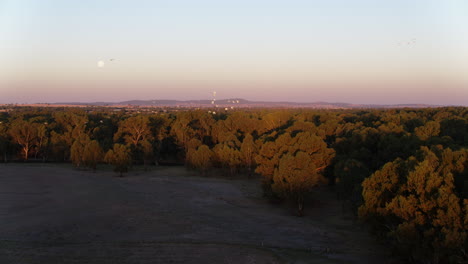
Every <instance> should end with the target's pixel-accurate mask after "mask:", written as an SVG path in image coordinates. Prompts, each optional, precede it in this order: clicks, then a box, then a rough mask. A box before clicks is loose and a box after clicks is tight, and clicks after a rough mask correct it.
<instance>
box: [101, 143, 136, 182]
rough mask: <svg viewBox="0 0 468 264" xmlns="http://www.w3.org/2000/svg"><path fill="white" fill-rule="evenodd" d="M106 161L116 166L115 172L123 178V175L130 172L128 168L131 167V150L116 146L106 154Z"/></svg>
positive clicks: (120, 145)
mask: <svg viewBox="0 0 468 264" xmlns="http://www.w3.org/2000/svg"><path fill="white" fill-rule="evenodd" d="M104 161H105V162H107V163H109V164H112V165H114V171H115V172H118V173H119V175H120V177H122V174H123V173H124V172H127V171H128V166H129V165H130V161H131V157H130V150H129V148H128V147H127V146H125V145H122V144H114V148H113V149H110V150H109V151H108V152H107V153H106V156H105V157H104Z"/></svg>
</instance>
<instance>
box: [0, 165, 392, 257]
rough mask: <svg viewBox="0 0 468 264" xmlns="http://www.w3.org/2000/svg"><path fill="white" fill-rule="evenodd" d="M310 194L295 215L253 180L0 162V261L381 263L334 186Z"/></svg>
mask: <svg viewBox="0 0 468 264" xmlns="http://www.w3.org/2000/svg"><path fill="white" fill-rule="evenodd" d="M317 200H318V201H317V203H315V204H314V205H312V206H309V207H308V208H307V207H306V214H307V215H306V216H305V217H302V218H300V217H295V216H292V215H291V213H290V211H289V210H288V209H287V208H286V207H284V206H278V205H271V204H269V203H268V202H267V201H266V200H265V199H263V198H262V197H261V190H260V186H259V184H258V181H257V180H247V179H242V180H229V179H223V178H212V177H200V176H197V175H196V174H195V173H194V172H191V171H186V170H185V169H184V168H181V167H158V168H154V169H153V170H152V171H148V172H143V171H138V172H131V173H129V174H128V175H127V176H126V177H124V178H119V177H115V175H114V173H113V172H111V171H97V172H96V173H93V172H88V171H78V170H76V169H73V168H72V167H71V166H69V165H54V164H47V165H42V164H2V165H0V263H377V262H380V263H385V259H387V256H386V255H384V254H383V251H384V250H383V249H382V248H381V247H378V246H376V245H375V241H374V240H373V239H372V238H371V237H370V236H369V235H368V234H367V233H366V231H365V230H362V229H360V228H359V227H358V226H356V225H355V224H353V223H352V221H351V220H349V219H347V218H344V217H343V216H342V212H341V206H340V203H339V202H338V201H336V199H335V197H334V195H333V194H332V193H328V192H324V191H318V194H317Z"/></svg>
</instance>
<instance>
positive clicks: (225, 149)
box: [213, 143, 242, 176]
mask: <svg viewBox="0 0 468 264" xmlns="http://www.w3.org/2000/svg"><path fill="white" fill-rule="evenodd" d="M213 151H214V153H215V155H216V158H217V160H218V162H219V163H220V164H221V166H223V167H225V168H229V172H230V175H231V176H233V175H234V174H235V173H236V171H237V168H238V167H239V166H240V165H241V162H242V161H241V153H240V151H239V150H237V149H236V148H234V147H231V146H229V145H228V144H227V143H226V144H218V145H216V146H215V148H214V149H213Z"/></svg>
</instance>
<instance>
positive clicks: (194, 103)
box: [16, 98, 451, 109]
mask: <svg viewBox="0 0 468 264" xmlns="http://www.w3.org/2000/svg"><path fill="white" fill-rule="evenodd" d="M16 105H25V106H52V107H53V106H70V107H74V106H101V107H182V108H193V107H197V108H211V107H219V108H229V109H235V108H314V109H372V108H435V107H444V106H451V105H431V104H352V103H343V102H335V103H329V102H322V101H319V102H288V101H277V102H269V101H250V100H246V99H242V98H228V99H220V100H216V101H214V102H213V101H212V100H210V99H206V100H171V99H154V100H127V101H121V102H91V103H85V102H57V103H36V104H16Z"/></svg>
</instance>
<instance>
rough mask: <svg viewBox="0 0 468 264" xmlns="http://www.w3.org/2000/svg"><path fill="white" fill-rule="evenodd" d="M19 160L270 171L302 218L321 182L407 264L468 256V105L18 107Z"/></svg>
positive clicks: (14, 148)
mask: <svg viewBox="0 0 468 264" xmlns="http://www.w3.org/2000/svg"><path fill="white" fill-rule="evenodd" d="M0 122H1V123H0V151H1V153H2V154H3V160H4V161H5V162H7V161H9V160H32V159H33V160H41V161H53V162H68V161H71V162H72V163H73V164H75V165H76V166H77V167H88V168H91V169H96V166H97V165H98V164H99V163H103V162H107V163H110V164H113V165H114V167H115V169H116V171H117V172H119V173H123V172H125V171H127V169H128V168H129V166H131V165H132V164H143V165H145V166H151V165H155V164H158V163H180V164H185V165H186V166H188V167H191V168H193V169H197V170H200V172H201V173H203V174H206V173H209V171H210V169H212V168H221V169H224V170H225V171H226V173H229V175H231V176H232V177H235V175H237V174H238V173H242V174H247V175H253V174H256V175H261V179H262V185H263V189H264V192H265V195H266V196H267V197H268V198H270V199H275V200H290V201H294V203H295V204H296V205H297V210H298V214H302V213H303V209H304V203H305V201H306V199H305V198H306V197H307V194H308V193H310V191H312V190H313V187H315V186H318V185H321V184H329V185H333V186H335V188H336V189H337V191H338V194H339V196H340V198H341V199H342V200H343V201H344V202H346V204H348V205H349V206H350V207H352V208H353V210H354V211H355V212H356V214H357V215H358V216H359V218H360V219H361V220H362V221H364V222H365V223H368V224H369V225H370V226H371V227H372V230H373V232H374V233H375V234H377V235H379V236H381V237H383V238H385V239H386V240H387V241H389V242H390V243H392V244H393V245H394V248H395V249H396V250H398V252H400V253H404V254H405V256H408V259H409V260H412V261H415V262H418V261H420V262H427V263H445V262H447V263H450V262H452V263H457V262H460V261H463V260H465V261H466V260H467V259H468V256H467V254H468V253H467V252H466V249H467V248H468V242H467V241H468V239H467V235H468V233H467V230H468V150H467V149H468V108H457V107H449V108H437V109H391V110H301V109H298V110H278V109H270V110H239V111H232V112H218V113H214V112H211V111H208V110H187V111H172V112H171V111H168V112H166V111H156V112H151V113H149V112H147V113H135V112H124V111H123V112H117V113H115V112H112V111H109V110H95V109H88V110H79V109H47V108H44V109H41V108H16V109H15V110H14V111H10V112H8V113H1V115H0Z"/></svg>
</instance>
